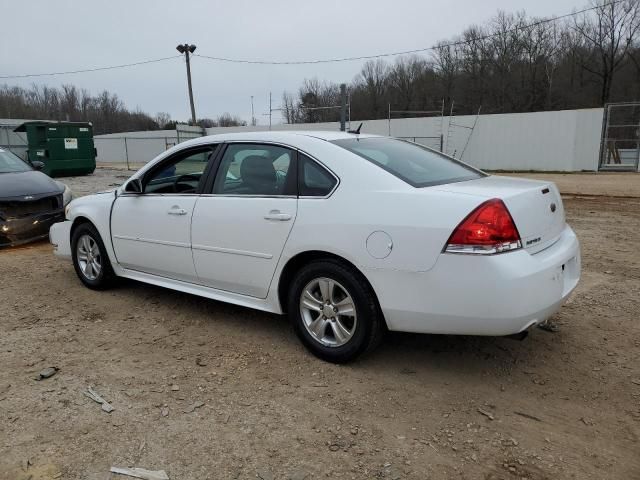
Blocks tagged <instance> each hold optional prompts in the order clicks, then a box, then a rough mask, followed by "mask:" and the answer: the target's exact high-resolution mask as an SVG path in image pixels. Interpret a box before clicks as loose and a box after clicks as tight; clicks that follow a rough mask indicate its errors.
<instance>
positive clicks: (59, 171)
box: [14, 121, 96, 177]
mask: <svg viewBox="0 0 640 480" xmlns="http://www.w3.org/2000/svg"><path fill="white" fill-rule="evenodd" d="M14 132H26V134H27V143H28V150H27V158H28V159H29V161H35V160H38V161H41V162H43V163H44V168H43V169H42V171H43V172H44V173H46V174H47V175H49V176H51V177H60V176H69V175H88V174H90V173H93V171H94V170H95V169H96V149H95V147H94V145H93V127H92V126H91V123H88V122H47V121H33V122H25V123H23V124H22V125H20V126H19V127H17V128H16V129H14Z"/></svg>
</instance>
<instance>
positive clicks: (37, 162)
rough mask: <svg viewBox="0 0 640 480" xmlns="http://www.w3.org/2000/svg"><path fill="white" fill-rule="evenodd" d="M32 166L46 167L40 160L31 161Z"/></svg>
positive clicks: (36, 167)
mask: <svg viewBox="0 0 640 480" xmlns="http://www.w3.org/2000/svg"><path fill="white" fill-rule="evenodd" d="M31 166H32V167H33V168H35V169H36V170H42V169H43V168H44V163H43V162H39V161H38V160H34V161H33V162H31Z"/></svg>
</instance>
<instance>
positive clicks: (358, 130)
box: [347, 122, 362, 135]
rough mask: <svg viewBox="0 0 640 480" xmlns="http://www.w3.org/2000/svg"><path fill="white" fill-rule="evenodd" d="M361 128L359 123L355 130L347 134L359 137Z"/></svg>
mask: <svg viewBox="0 0 640 480" xmlns="http://www.w3.org/2000/svg"><path fill="white" fill-rule="evenodd" d="M361 128H362V122H360V125H358V128H356V129H355V130H349V131H347V133H354V134H356V135H360V129H361Z"/></svg>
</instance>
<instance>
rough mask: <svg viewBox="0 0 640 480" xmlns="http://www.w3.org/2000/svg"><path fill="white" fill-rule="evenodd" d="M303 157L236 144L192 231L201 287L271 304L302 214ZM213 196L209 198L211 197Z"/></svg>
mask: <svg viewBox="0 0 640 480" xmlns="http://www.w3.org/2000/svg"><path fill="white" fill-rule="evenodd" d="M296 171H297V153H296V152H295V151H294V150H292V149H289V148H286V147H283V146H279V145H272V144H264V143H230V144H228V145H227V146H226V148H225V150H224V153H223V154H222V156H221V157H220V159H219V166H218V167H217V173H216V175H215V178H214V181H213V182H212V185H210V186H209V187H208V190H207V191H206V192H205V194H203V195H202V197H201V198H200V199H199V200H198V203H197V204H196V207H195V210H194V213H193V219H192V227H191V239H192V249H193V260H194V264H195V269H196V273H197V275H198V279H199V283H201V284H204V285H207V286H210V287H213V288H217V289H220V290H226V291H229V292H233V293H239V294H243V295H249V296H253V297H258V298H265V297H266V296H267V292H268V290H269V285H270V283H271V279H272V278H273V274H274V272H275V269H276V266H277V264H278V260H279V259H280V255H281V254H282V250H283V248H284V245H285V242H286V241H287V238H288V236H289V232H291V228H292V226H293V223H294V221H295V218H296V213H297V195H296ZM207 192H208V193H207Z"/></svg>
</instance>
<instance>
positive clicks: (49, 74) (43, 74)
mask: <svg viewBox="0 0 640 480" xmlns="http://www.w3.org/2000/svg"><path fill="white" fill-rule="evenodd" d="M181 56H182V55H173V56H171V57H164V58H155V59H153V60H143V61H141V62H135V63H125V64H122V65H111V66H109V67H96V68H85V69H82V70H71V71H68V72H51V73H26V74H23V75H0V79H14V78H31V77H52V76H54V75H71V74H74V73H88V72H99V71H103V70H115V69H117V68H127V67H135V66H137V65H146V64H148V63H158V62H164V61H165V60H173V59H174V58H180V57H181Z"/></svg>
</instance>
